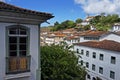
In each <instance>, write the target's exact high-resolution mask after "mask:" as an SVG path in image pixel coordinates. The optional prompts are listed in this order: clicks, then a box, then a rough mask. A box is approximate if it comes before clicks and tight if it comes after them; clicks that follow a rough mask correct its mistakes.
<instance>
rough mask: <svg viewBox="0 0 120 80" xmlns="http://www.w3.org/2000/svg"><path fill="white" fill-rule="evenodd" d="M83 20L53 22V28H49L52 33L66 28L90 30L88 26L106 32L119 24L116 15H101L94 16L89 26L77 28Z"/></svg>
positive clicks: (119, 20) (119, 19)
mask: <svg viewBox="0 0 120 80" xmlns="http://www.w3.org/2000/svg"><path fill="white" fill-rule="evenodd" d="M82 21H83V20H82V19H80V18H78V19H76V20H75V22H74V21H71V20H66V21H63V22H62V23H59V22H55V23H54V26H53V27H52V28H51V30H52V31H58V30H63V29H68V28H78V29H79V28H80V29H81V28H82V30H88V29H90V25H93V26H95V27H96V29H97V30H101V31H106V30H108V29H110V28H111V26H112V25H113V24H114V23H116V22H120V18H119V16H118V15H117V14H112V15H105V14H104V13H101V14H100V15H98V16H95V17H94V18H93V19H92V20H91V21H90V25H86V26H82V25H81V26H79V27H77V24H78V23H81V22H82Z"/></svg>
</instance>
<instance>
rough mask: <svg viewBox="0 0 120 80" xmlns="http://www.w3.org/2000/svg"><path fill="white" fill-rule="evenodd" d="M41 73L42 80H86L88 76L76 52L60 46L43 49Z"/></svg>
mask: <svg viewBox="0 0 120 80" xmlns="http://www.w3.org/2000/svg"><path fill="white" fill-rule="evenodd" d="M41 71H42V72H41V77H42V80H85V75H86V71H85V69H84V68H82V67H81V66H80V65H78V58H77V57H76V56H75V55H74V52H72V51H69V49H68V48H67V49H66V48H65V47H63V46H60V45H51V46H42V47H41Z"/></svg>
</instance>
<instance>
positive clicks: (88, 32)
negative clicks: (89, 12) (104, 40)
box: [81, 31, 109, 37]
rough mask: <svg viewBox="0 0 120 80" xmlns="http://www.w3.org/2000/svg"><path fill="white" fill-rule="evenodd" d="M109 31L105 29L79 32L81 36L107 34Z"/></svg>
mask: <svg viewBox="0 0 120 80" xmlns="http://www.w3.org/2000/svg"><path fill="white" fill-rule="evenodd" d="M107 33H109V32H107V31H86V32H83V33H81V36H98V37H99V36H102V35H104V34H107Z"/></svg>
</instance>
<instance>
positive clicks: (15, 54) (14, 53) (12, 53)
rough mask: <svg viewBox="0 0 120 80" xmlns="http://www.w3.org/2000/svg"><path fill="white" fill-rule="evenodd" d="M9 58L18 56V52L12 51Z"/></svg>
mask: <svg viewBox="0 0 120 80" xmlns="http://www.w3.org/2000/svg"><path fill="white" fill-rule="evenodd" d="M9 56H17V51H10V54H9Z"/></svg>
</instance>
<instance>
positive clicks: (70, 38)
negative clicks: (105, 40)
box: [65, 36, 79, 40]
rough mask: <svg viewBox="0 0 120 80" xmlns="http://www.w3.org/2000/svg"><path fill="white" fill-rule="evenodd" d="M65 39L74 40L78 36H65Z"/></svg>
mask: <svg viewBox="0 0 120 80" xmlns="http://www.w3.org/2000/svg"><path fill="white" fill-rule="evenodd" d="M65 39H66V40H74V39H79V37H78V36H70V37H66V38H65Z"/></svg>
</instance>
